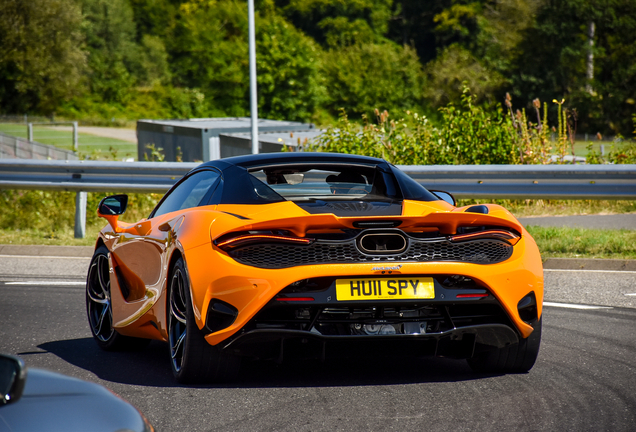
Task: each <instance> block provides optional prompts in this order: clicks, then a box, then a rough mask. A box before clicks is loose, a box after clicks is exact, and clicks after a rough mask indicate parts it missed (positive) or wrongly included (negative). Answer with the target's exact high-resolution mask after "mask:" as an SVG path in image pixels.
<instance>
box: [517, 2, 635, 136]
mask: <svg viewBox="0 0 636 432" xmlns="http://www.w3.org/2000/svg"><path fill="white" fill-rule="evenodd" d="M590 23H594V26H595V31H594V37H593V39H592V41H593V49H592V53H593V55H594V57H593V75H594V77H593V79H592V81H591V82H590V81H588V79H587V76H586V69H587V55H588V51H589V49H590V46H589V42H590V40H589V37H588V32H589V26H590ZM634 57H636V2H634V1H633V0H613V1H611V2H607V1H601V0H591V1H587V0H585V1H584V0H563V1H558V2H557V1H547V2H544V4H543V5H542V7H541V8H540V10H539V12H538V15H537V18H536V20H535V21H534V22H533V24H532V25H531V27H530V28H529V29H528V31H527V32H526V35H525V37H524V39H523V41H522V42H521V43H520V44H519V47H518V55H517V57H516V59H515V61H514V62H513V64H512V65H511V67H510V77H511V81H512V86H513V89H514V94H515V95H517V96H524V97H527V96H531V97H539V98H541V99H549V98H552V97H554V95H563V97H565V99H566V100H567V101H568V103H569V105H570V107H576V108H577V110H578V118H579V129H580V130H584V131H588V132H592V133H595V132H601V133H603V134H605V135H607V134H610V133H611V134H622V135H624V136H625V135H629V134H630V133H631V121H630V117H631V115H632V114H633V113H634V110H635V106H634V105H635V101H636V68H634V66H633V62H630V61H625V59H628V58H629V59H631V58H634ZM588 86H589V87H588ZM553 114H554V113H553Z"/></svg>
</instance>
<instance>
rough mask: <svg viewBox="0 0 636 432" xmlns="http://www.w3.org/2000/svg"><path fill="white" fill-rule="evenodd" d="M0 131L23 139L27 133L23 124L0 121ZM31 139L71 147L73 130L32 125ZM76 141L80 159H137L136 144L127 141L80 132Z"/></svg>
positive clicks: (67, 148) (62, 147) (59, 146)
mask: <svg viewBox="0 0 636 432" xmlns="http://www.w3.org/2000/svg"><path fill="white" fill-rule="evenodd" d="M0 132H4V133H6V134H8V135H12V136H15V137H20V138H24V139H26V138H27V135H28V134H27V127H26V125H24V124H14V123H0ZM33 140H34V141H37V142H39V143H41V144H48V145H52V146H55V147H58V148H61V149H65V150H72V149H73V132H71V131H67V130H55V129H52V128H50V127H44V126H33ZM77 143H78V148H79V154H80V157H81V158H82V159H83V158H84V157H86V156H88V157H89V158H91V159H109V160H113V159H114V160H121V159H122V158H129V157H131V158H134V159H137V144H134V143H130V142H128V141H122V140H118V139H116V138H108V137H100V136H95V135H90V134H85V133H80V134H78V138H77Z"/></svg>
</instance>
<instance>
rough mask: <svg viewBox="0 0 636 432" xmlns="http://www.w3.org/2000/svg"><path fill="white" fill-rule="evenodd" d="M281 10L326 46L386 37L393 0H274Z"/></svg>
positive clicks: (368, 41) (372, 40)
mask: <svg viewBox="0 0 636 432" xmlns="http://www.w3.org/2000/svg"><path fill="white" fill-rule="evenodd" d="M275 3H276V4H277V5H278V6H279V7H280V8H281V10H282V13H283V14H284V15H285V16H286V17H287V18H288V19H289V20H290V21H291V22H292V23H293V24H294V26H296V27H297V28H298V29H300V30H302V31H303V32H304V33H306V34H307V35H309V36H310V37H312V38H313V39H314V40H316V42H318V43H319V44H321V45H323V46H324V47H332V48H333V47H337V46H344V45H354V44H359V43H365V44H366V43H374V42H378V41H380V40H381V39H383V36H384V35H385V34H386V32H387V30H388V24H389V21H390V19H391V7H392V3H393V2H392V0H347V1H342V0H275Z"/></svg>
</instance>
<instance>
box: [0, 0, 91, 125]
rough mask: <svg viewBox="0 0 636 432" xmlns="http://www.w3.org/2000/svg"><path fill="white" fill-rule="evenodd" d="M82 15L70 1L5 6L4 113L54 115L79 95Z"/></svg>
mask: <svg viewBox="0 0 636 432" xmlns="http://www.w3.org/2000/svg"><path fill="white" fill-rule="evenodd" d="M81 22H82V15H81V12H80V9H79V8H78V7H77V5H76V4H75V3H74V2H69V1H67V0H31V1H21V0H2V1H1V2H0V113H8V114H12V113H18V112H19V113H23V112H34V111H37V112H39V113H44V114H50V113H52V112H54V111H55V109H56V108H57V106H58V104H59V103H60V102H61V101H64V100H68V99H69V98H70V97H72V96H73V95H76V94H77V92H78V86H79V83H80V80H81V77H82V74H83V72H84V68H85V65H86V52H85V51H84V50H83V49H82V33H81V32H80V30H79V28H80V27H81Z"/></svg>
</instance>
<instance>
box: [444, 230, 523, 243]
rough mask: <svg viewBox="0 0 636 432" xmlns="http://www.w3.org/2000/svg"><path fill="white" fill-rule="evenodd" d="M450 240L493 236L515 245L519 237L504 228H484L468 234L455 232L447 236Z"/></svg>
mask: <svg viewBox="0 0 636 432" xmlns="http://www.w3.org/2000/svg"><path fill="white" fill-rule="evenodd" d="M449 238H450V241H453V242H457V241H467V240H478V239H488V238H495V239H498V240H505V241H507V242H509V243H510V244H512V245H515V244H516V243H517V242H518V241H519V239H520V238H521V237H519V236H518V235H516V234H513V233H511V232H510V231H504V230H486V231H479V232H474V233H468V234H456V235H452V236H450V237H449Z"/></svg>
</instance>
